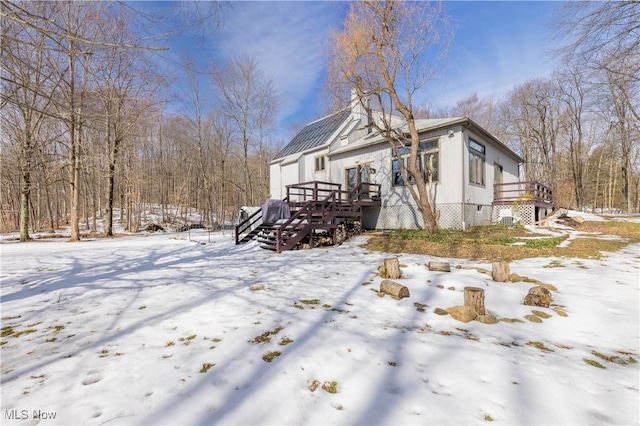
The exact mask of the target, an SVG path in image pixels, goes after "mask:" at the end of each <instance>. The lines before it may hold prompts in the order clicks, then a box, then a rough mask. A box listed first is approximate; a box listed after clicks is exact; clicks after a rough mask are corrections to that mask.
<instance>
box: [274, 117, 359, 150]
mask: <svg viewBox="0 0 640 426" xmlns="http://www.w3.org/2000/svg"><path fill="white" fill-rule="evenodd" d="M350 115H351V111H350V110H348V109H346V110H342V111H339V112H336V113H334V114H331V115H328V116H326V117H324V118H321V119H319V120H316V121H314V122H312V123H309V124H307V125H306V126H304V128H303V129H302V130H301V131H300V133H298V134H297V135H296V136H295V137H294V138H293V139H291V142H289V143H288V144H287V146H285V147H284V148H282V151H280V152H279V153H278V155H276V156H275V158H274V160H277V159H278V158H282V157H286V156H287V155H291V154H295V153H298V152H302V151H306V150H308V149H310V148H315V147H318V146H321V145H324V144H325V143H327V142H329V137H331V135H332V134H333V133H334V132H335V131H336V130H338V128H339V127H340V126H341V125H342V124H343V123H344V122H345V121H346V120H347V119H348V118H349V116H350Z"/></svg>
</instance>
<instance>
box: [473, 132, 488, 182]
mask: <svg viewBox="0 0 640 426" xmlns="http://www.w3.org/2000/svg"><path fill="white" fill-rule="evenodd" d="M469 183H473V184H475V185H482V186H484V185H485V147H484V145H482V144H480V143H478V142H476V141H474V140H473V139H469Z"/></svg>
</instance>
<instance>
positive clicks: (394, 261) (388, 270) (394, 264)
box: [384, 257, 402, 279]
mask: <svg viewBox="0 0 640 426" xmlns="http://www.w3.org/2000/svg"><path fill="white" fill-rule="evenodd" d="M384 276H385V277H386V278H394V279H395V278H400V277H401V276H402V272H400V263H399V262H398V258H397V257H394V258H391V259H385V260H384Z"/></svg>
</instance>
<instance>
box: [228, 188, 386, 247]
mask: <svg viewBox="0 0 640 426" xmlns="http://www.w3.org/2000/svg"><path fill="white" fill-rule="evenodd" d="M284 201H286V202H287V203H288V204H289V208H290V211H291V215H290V217H289V218H287V219H281V220H279V221H278V222H276V223H264V222H263V221H262V209H259V210H257V211H256V212H255V213H253V214H252V215H251V216H249V217H248V218H247V219H246V220H244V221H243V222H241V223H239V224H238V225H236V230H235V231H236V232H235V240H236V244H242V243H246V242H248V241H251V240H253V239H255V240H257V241H258V242H259V243H260V247H262V248H265V249H268V250H273V251H275V252H277V253H280V252H282V251H285V250H292V249H298V248H302V247H309V248H312V247H314V245H315V243H316V242H317V241H318V240H319V239H320V238H323V239H324V240H325V241H326V239H327V238H331V240H332V242H333V244H336V243H337V233H336V229H337V228H338V226H339V225H340V224H342V223H345V222H350V221H361V220H362V208H363V207H366V206H379V205H380V185H377V184H368V183H360V184H358V185H357V186H356V187H355V188H353V189H351V190H349V191H343V190H342V188H341V185H340V184H334V183H330V182H319V181H314V182H305V183H299V184H295V185H288V186H287V197H286V198H285V199H284Z"/></svg>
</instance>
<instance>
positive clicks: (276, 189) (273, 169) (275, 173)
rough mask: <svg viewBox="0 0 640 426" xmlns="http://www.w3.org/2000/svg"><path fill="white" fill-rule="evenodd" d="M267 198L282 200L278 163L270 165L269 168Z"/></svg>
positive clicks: (280, 175)
mask: <svg viewBox="0 0 640 426" xmlns="http://www.w3.org/2000/svg"><path fill="white" fill-rule="evenodd" d="M269 175H270V176H269V184H270V187H269V192H270V194H269V198H277V199H280V200H281V199H283V198H284V195H282V173H281V170H280V163H276V164H271V165H270V166H269Z"/></svg>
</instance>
